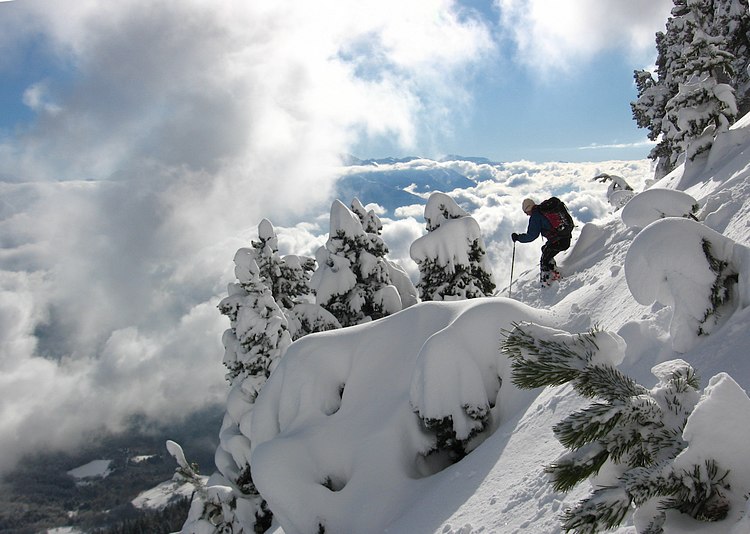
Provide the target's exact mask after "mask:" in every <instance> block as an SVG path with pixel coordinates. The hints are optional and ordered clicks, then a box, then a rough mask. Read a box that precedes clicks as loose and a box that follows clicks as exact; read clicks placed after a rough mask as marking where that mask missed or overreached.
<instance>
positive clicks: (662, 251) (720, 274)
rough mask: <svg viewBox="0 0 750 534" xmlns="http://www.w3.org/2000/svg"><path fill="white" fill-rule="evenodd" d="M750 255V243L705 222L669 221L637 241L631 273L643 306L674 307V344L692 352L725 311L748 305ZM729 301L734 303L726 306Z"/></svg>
mask: <svg viewBox="0 0 750 534" xmlns="http://www.w3.org/2000/svg"><path fill="white" fill-rule="evenodd" d="M709 253H710V254H711V256H712V257H713V258H714V261H713V262H712V261H711V259H710V258H709V257H708V254H709ZM749 258H750V250H749V249H748V248H747V247H745V246H743V245H740V244H737V243H735V242H734V241H732V240H731V239H729V238H727V237H725V236H723V235H722V234H719V233H718V232H715V231H714V230H711V229H710V228H708V227H707V226H705V225H703V224H700V223H698V222H695V221H691V220H688V219H674V218H673V219H663V220H660V221H657V222H655V223H653V224H651V225H649V226H648V227H646V228H645V229H644V230H643V231H642V232H641V233H640V234H638V235H637V236H636V238H635V239H634V240H633V243H632V245H631V246H630V249H629V250H628V254H627V256H626V258H625V277H626V280H627V283H628V287H629V288H630V292H631V293H632V295H633V298H635V300H636V301H637V302H639V303H640V304H644V305H648V304H651V303H653V302H654V301H656V302H659V303H661V304H664V305H666V306H671V307H672V309H673V315H672V321H671V324H670V334H671V336H672V347H673V349H674V350H676V351H678V352H686V351H687V350H689V349H690V348H692V347H693V346H694V345H695V344H696V343H697V341H698V336H699V335H703V334H708V333H710V332H711V331H712V330H713V329H714V327H715V326H716V325H717V324H718V322H719V319H720V317H721V315H722V313H724V314H725V315H726V312H727V311H728V312H730V313H731V312H732V311H734V309H736V308H737V307H738V306H740V307H745V306H747V305H748V302H750V295H749V294H748V283H750V279H749V277H750V264H748V259H749ZM732 282H736V283H735V284H733V283H732ZM727 302H728V303H729V306H720V305H721V304H724V303H727ZM719 308H722V309H719ZM720 312H722V313H720Z"/></svg>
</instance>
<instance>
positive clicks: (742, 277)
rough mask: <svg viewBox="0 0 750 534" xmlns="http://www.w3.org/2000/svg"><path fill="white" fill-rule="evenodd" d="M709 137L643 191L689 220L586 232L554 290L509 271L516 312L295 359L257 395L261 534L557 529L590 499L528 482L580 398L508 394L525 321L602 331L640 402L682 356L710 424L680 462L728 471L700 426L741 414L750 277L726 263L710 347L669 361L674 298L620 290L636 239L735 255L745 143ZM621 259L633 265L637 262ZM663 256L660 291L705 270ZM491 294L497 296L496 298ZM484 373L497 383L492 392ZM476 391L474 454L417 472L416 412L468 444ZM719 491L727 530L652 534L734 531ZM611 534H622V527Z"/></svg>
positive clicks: (405, 317)
mask: <svg viewBox="0 0 750 534" xmlns="http://www.w3.org/2000/svg"><path fill="white" fill-rule="evenodd" d="M724 135H726V136H728V139H729V140H725V139H724V138H723V137H722V136H720V137H719V138H718V139H717V142H716V143H715V145H714V149H713V150H712V151H711V152H710V153H708V154H707V155H706V156H705V157H704V158H699V159H696V160H695V162H693V163H691V164H690V165H689V166H687V167H680V168H678V169H677V170H675V172H674V173H672V174H670V175H668V176H667V177H665V178H664V179H663V180H662V181H661V182H659V183H658V184H657V185H656V187H659V188H664V189H677V190H679V189H681V188H682V186H687V190H686V191H685V193H687V194H689V195H690V196H691V197H692V198H694V199H695V200H696V201H697V203H698V205H699V209H698V211H697V212H696V213H695V215H696V217H697V218H698V219H699V220H700V221H702V222H701V223H697V222H693V221H689V220H687V219H682V218H680V219H665V220H661V219H660V220H659V221H656V222H655V223H653V224H652V225H646V228H645V229H644V230H640V229H639V228H636V227H632V228H631V227H629V226H628V225H626V224H624V223H623V221H622V218H621V213H620V212H619V211H616V212H613V213H612V214H611V215H610V216H609V217H608V218H605V219H604V220H602V221H601V222H599V223H598V224H596V225H594V224H586V225H584V226H583V227H582V228H580V229H578V230H577V232H578V233H577V235H576V236H575V239H574V242H575V245H574V246H573V247H572V248H571V249H570V250H569V251H568V252H567V253H565V254H564V255H562V257H561V258H560V261H559V265H560V270H561V272H562V273H563V279H562V281H561V282H560V283H559V284H558V285H557V286H553V287H552V288H549V289H548V290H544V291H542V290H540V289H539V287H538V278H537V272H536V270H535V269H530V270H528V271H527V272H524V273H521V275H520V276H519V277H518V280H517V281H516V282H515V283H514V287H513V296H514V298H515V299H517V300H518V301H521V302H524V303H526V304H528V305H529V306H531V307H527V306H525V305H522V304H520V303H518V302H514V301H512V300H509V299H503V298H489V299H476V300H473V301H462V302H455V303H440V304H436V303H426V304H420V305H417V306H414V307H412V308H409V309H407V310H404V311H403V312H400V313H398V314H396V315H393V316H390V317H387V318H384V319H382V320H379V321H376V322H373V323H371V324H367V325H362V326H358V327H353V328H350V329H346V330H342V331H338V332H329V333H325V334H319V335H311V336H308V337H307V338H304V339H303V340H301V341H300V342H297V343H295V344H293V345H292V347H291V348H290V350H289V352H288V353H287V355H286V356H285V358H284V359H283V360H282V362H281V363H280V365H279V367H278V368H277V370H276V371H275V372H274V374H273V375H272V376H271V378H270V379H269V381H268V383H267V384H266V386H265V387H264V389H263V391H262V392H261V395H260V396H259V398H258V402H257V404H256V408H255V414H254V416H253V425H252V439H251V441H252V443H253V447H254V448H253V453H252V455H253V456H252V462H253V466H254V477H256V482H257V484H258V487H259V489H260V491H261V493H262V494H263V495H264V497H266V498H267V499H268V502H269V505H270V507H271V509H272V510H274V513H275V521H276V523H275V525H276V527H275V528H276V532H277V533H278V532H282V531H283V532H286V533H287V534H292V533H305V532H315V531H316V528H318V526H319V525H322V526H324V527H325V528H326V532H364V533H368V532H389V533H414V532H420V533H421V532H442V533H446V534H447V533H452V534H459V533H461V534H469V533H473V532H498V533H511V532H519V531H524V532H534V533H550V534H552V533H555V534H556V533H558V532H561V527H560V520H559V513H560V512H561V511H562V509H564V508H565V507H568V506H570V505H571V504H573V503H574V502H575V501H577V500H579V499H580V498H581V497H582V496H584V495H585V494H587V493H588V492H589V491H590V487H588V485H587V484H581V485H579V486H578V487H576V488H575V489H574V490H573V491H572V492H570V493H568V494H559V493H557V492H555V491H554V490H552V488H551V486H550V485H549V483H548V481H547V479H546V477H545V475H544V473H543V468H544V465H545V464H548V463H549V462H550V461H551V460H553V459H554V458H556V457H557V456H558V455H559V454H560V453H561V452H562V451H563V447H562V446H561V445H560V444H559V442H558V441H557V440H556V438H555V437H554V436H553V434H552V426H553V425H554V424H556V423H557V422H559V421H560V420H561V419H563V418H564V417H565V416H566V415H567V414H569V413H571V412H572V411H574V410H577V409H580V407H581V406H582V404H583V403H584V401H583V400H582V399H580V398H579V397H578V396H577V395H575V394H574V393H573V391H572V388H570V387H569V386H568V385H564V386H559V387H556V388H546V389H537V390H531V391H520V390H518V389H516V388H515V387H514V386H513V385H512V384H511V383H510V380H509V379H508V378H509V376H508V374H507V373H508V369H507V365H506V362H504V360H503V356H502V355H501V354H500V353H499V350H498V349H499V346H500V343H501V330H502V329H507V328H509V326H510V325H511V324H512V323H515V322H518V321H520V320H524V319H526V320H532V321H535V322H540V323H543V324H548V325H550V326H553V327H556V328H560V329H562V330H566V331H569V332H574V333H575V332H581V331H585V330H587V329H589V328H591V327H592V326H594V325H599V326H600V327H601V328H603V329H604V330H607V331H610V332H616V333H617V334H619V336H621V337H622V339H623V340H624V341H625V342H626V343H627V347H626V348H625V350H624V360H623V362H622V364H621V365H620V370H622V371H623V372H625V373H627V374H629V375H630V376H632V377H633V378H634V379H636V380H637V381H638V382H640V383H642V384H644V385H645V386H646V387H650V386H651V385H652V384H654V381H655V377H654V375H653V374H652V372H651V370H652V368H653V367H654V366H655V365H657V364H659V363H662V362H666V361H668V360H672V359H675V358H678V357H679V358H682V359H684V360H685V361H686V362H688V363H689V364H690V365H692V366H693V367H694V368H695V369H696V370H697V371H698V373H699V375H700V377H701V378H702V382H701V387H706V386H708V385H709V379H711V381H710V387H708V388H706V390H705V392H704V397H703V402H702V403H699V405H698V408H699V410H696V414H710V415H696V418H695V419H694V420H692V419H691V426H689V427H688V428H687V429H686V434H685V437H686V439H689V440H690V444H691V446H690V447H688V449H686V451H685V452H686V454H685V455H684V456H683V457H681V458H682V461H685V462H687V461H688V460H689V458H690V456H691V455H692V456H701V455H706V456H710V455H712V454H713V455H715V456H717V457H719V458H720V459H722V460H723V461H724V462H725V463H729V464H732V465H735V464H737V465H743V464H742V462H744V458H746V457H747V455H748V454H749V453H750V446H748V445H747V443H748V442H747V441H746V438H745V436H744V434H742V433H743V432H746V430H745V429H742V428H737V429H735V430H733V429H732V428H731V427H728V426H721V431H719V430H718V429H716V430H715V429H714V426H716V425H717V423H718V422H720V421H721V420H722V417H721V416H720V414H721V413H722V410H726V409H728V408H727V407H728V406H736V407H737V409H739V410H740V413H743V414H746V415H747V414H748V413H750V411H748V410H747V404H748V402H747V400H746V399H747V396H746V395H745V394H743V393H742V389H744V390H745V391H747V390H748V388H749V387H750V362H749V361H748V359H747V358H746V351H747V346H750V333H749V332H748V329H747V324H748V321H749V320H750V311H749V310H748V308H747V307H746V306H747V300H746V299H745V298H744V297H742V295H746V291H747V287H748V283H747V272H748V264H747V263H745V260H740V259H738V258H737V257H736V256H732V255H729V256H731V257H728V258H727V259H728V260H729V264H730V266H731V269H735V270H739V271H740V273H739V276H738V277H737V278H738V282H737V284H735V285H734V286H733V289H732V291H733V293H732V297H733V303H734V304H732V307H731V308H728V309H726V310H725V311H724V313H722V314H720V315H719V316H718V317H717V321H716V324H715V327H714V328H713V330H712V331H711V332H710V334H709V335H701V336H697V335H696V336H695V338H694V339H693V342H694V345H692V346H690V345H689V344H688V345H685V346H679V344H678V346H677V347H674V346H673V342H674V341H675V339H676V338H675V331H674V329H673V327H672V326H671V325H672V324H673V323H674V322H675V321H677V323H679V324H681V325H682V324H683V323H684V319H683V318H682V317H681V314H680V312H679V311H678V310H676V309H675V308H674V301H672V302H671V303H670V302H669V301H667V302H664V300H666V299H658V297H659V296H660V295H659V294H658V293H659V291H658V290H657V291H656V292H655V294H653V295H652V296H653V297H654V298H656V299H657V300H660V302H655V303H651V302H647V300H648V299H643V298H641V299H639V300H641V301H642V302H646V304H640V303H638V302H637V301H636V300H635V299H634V297H633V290H636V292H637V291H638V288H639V287H640V286H639V284H640V283H641V281H642V275H643V274H644V272H642V271H643V269H645V270H646V271H647V270H648V269H647V268H643V269H641V268H636V269H635V270H634V271H633V268H630V271H631V272H632V273H634V274H633V275H628V274H627V272H626V271H627V270H628V267H627V263H629V262H628V261H626V258H627V257H628V254H629V252H630V250H631V245H632V244H633V242H634V240H637V239H640V240H641V241H642V242H648V241H650V242H653V240H654V239H659V238H649V237H648V233H650V232H654V231H655V230H654V228H656V229H657V230H658V227H660V226H663V227H664V228H667V227H668V226H670V225H672V226H673V225H680V226H681V227H682V226H684V225H685V224H687V225H689V226H691V227H692V226H693V225H697V226H700V227H701V228H702V230H701V232H702V234H701V235H713V234H717V235H718V234H721V237H720V238H715V236H714V238H713V239H712V243H713V242H719V241H721V240H722V239H724V240H726V239H731V240H732V241H733V242H734V244H733V248H734V249H735V250H737V251H745V250H747V247H746V246H747V243H748V242H749V241H750V210H749V205H750V203H748V201H747V199H748V191H747V187H748V185H747V183H748V181H749V180H748V178H749V177H748V174H750V167H749V166H748V158H747V151H746V147H747V146H748V144H750V143H749V142H750V131H749V130H748V127H747V126H745V122H743V121H741V122H739V123H738V124H737V125H736V126H735V127H734V128H733V129H732V130H730V131H729V132H728V133H726V134H724ZM715 151H718V152H720V153H721V154H722V155H723V156H725V157H721V158H719V157H717V156H716V155H715ZM730 156H731V157H730ZM676 196H679V195H674V196H672V197H670V198H676ZM647 197H648V196H646V200H638V196H635V197H634V201H635V202H644V203H647V202H648V199H647ZM678 204H679V203H678ZM635 207H637V205H634V206H633V208H635ZM665 213H666V212H665ZM634 226H640V224H638V225H634ZM644 232H646V233H644ZM641 234H643V235H641ZM686 235H688V234H687V233H685V231H684V230H682V229H680V230H677V235H674V234H673V235H671V236H667V239H671V240H672V241H674V240H677V242H678V243H679V241H680V240H682V239H683V238H684V237H685V236H686ZM639 236H640V237H639ZM661 239H664V238H661ZM674 246H675V247H677V249H678V250H683V249H681V248H680V247H679V246H677V244H675V245H674ZM718 248H721V247H718ZM718 248H717V249H718ZM665 250H668V249H665ZM632 254H633V256H632V258H636V259H637V258H644V257H646V256H649V253H645V252H633V253H632ZM739 255H740V256H743V257H744V255H745V253H744V252H741V253H740V254H739ZM673 256H674V253H673V254H672V256H670V254H669V253H665V254H664V255H663V257H662V258H661V259H662V262H663V266H662V267H661V269H662V270H663V272H664V273H665V276H666V277H667V278H669V277H672V270H673V269H672V268H671V267H670V266H672V267H677V269H676V270H677V271H679V272H680V276H682V279H683V280H685V281H691V280H694V276H693V274H691V268H692V266H693V265H699V264H701V263H705V262H706V259H705V257H704V256H703V255H702V253H701V252H695V250H694V249H693V250H691V249H684V252H683V253H682V254H681V255H677V256H675V257H673ZM725 256H726V255H725ZM649 257H650V256H649ZM633 261H635V260H631V261H630V262H631V263H632V262H633ZM685 266H689V267H687V268H685ZM656 274H658V272H657V273H656ZM657 278H658V276H657ZM629 284H630V285H629ZM674 293H675V294H677V295H680V296H681V297H682V299H683V300H684V301H685V302H686V303H687V304H690V305H696V304H700V302H703V300H701V299H703V298H704V297H705V295H702V294H700V291H697V290H691V289H689V288H688V287H687V286H685V287H680V288H677V289H675V291H674ZM498 294H499V295H505V294H507V288H505V289H502V290H500V291H498ZM541 310H548V311H544V312H543V311H541ZM679 337H680V335H678V336H677V338H679ZM676 348H677V349H680V350H681V351H682V352H676V351H675V349H676ZM433 359H434V360H435V361H432V360H433ZM437 361H439V362H440V363H439V364H438V363H436V362H437ZM725 373H726V374H725ZM495 376H498V377H499V378H500V380H501V381H502V385H501V386H500V387H499V389H498V390H497V391H496V390H495V384H494V378H493V377H495ZM712 377H714V378H713V379H712ZM730 377H731V378H730ZM342 386H343V390H342V389H341V388H342ZM740 388H742V389H740ZM478 392H482V393H483V394H484V395H486V398H487V399H488V401H489V403H490V404H491V405H494V407H493V408H492V410H491V427H490V429H488V431H485V432H483V433H481V434H480V435H479V436H478V438H477V439H475V440H474V441H473V442H472V443H473V445H472V447H476V448H475V449H474V450H473V451H472V452H471V453H470V454H469V455H468V456H466V457H465V458H464V459H463V460H461V461H460V462H458V463H456V464H454V465H450V466H448V467H447V468H445V469H443V470H440V471H438V469H439V468H440V467H442V465H440V462H439V459H437V458H434V457H429V456H428V457H427V460H425V459H424V457H423V453H424V451H425V447H426V446H428V445H429V442H430V439H431V437H430V436H429V435H428V434H425V433H424V432H419V431H418V430H415V429H416V428H418V427H416V426H415V425H414V424H413V423H414V418H415V417H416V414H415V412H419V411H420V410H425V409H426V410H427V411H425V412H424V413H429V414H433V415H435V414H437V415H440V414H446V413H450V414H451V415H452V417H454V418H455V419H454V423H457V424H456V425H455V427H454V428H455V430H456V433H457V435H459V434H461V433H466V431H467V428H468V427H466V426H462V424H464V425H466V424H468V425H470V424H471V420H469V419H466V418H465V411H464V412H462V411H461V408H462V407H463V406H466V405H472V404H481V401H482V399H481V398H479V399H478V398H477V397H476V395H477V393H478ZM493 392H496V393H497V396H496V398H495V399H494V402H493V399H492V394H493ZM432 410H434V411H432ZM462 417H463V418H464V420H463V421H462ZM740 426H742V425H740ZM745 426H746V425H745ZM714 433H717V435H722V436H723V442H724V443H729V444H731V445H728V446H727V447H726V448H725V449H726V450H723V451H722V450H716V451H715V452H714V451H712V448H713V445H712V444H711V441H712V440H711V439H704V438H698V437H697V436H698V435H699V434H700V435H701V436H704V437H705V436H707V435H712V434H714ZM488 434H489V435H488ZM482 439H485V440H484V441H483V442H482V443H481V444H478V446H477V443H478V442H479V441H481V440H482ZM702 439H703V441H702ZM741 443H744V446H740V445H738V444H741ZM688 451H689V452H688ZM420 458H421V459H420ZM733 476H734V478H732V490H733V491H732V494H731V498H732V499H733V501H732V503H733V507H732V509H731V511H730V515H729V517H728V518H727V519H726V520H724V521H721V522H719V523H696V522H695V521H693V520H689V519H686V518H685V517H683V516H682V515H681V514H678V513H676V512H669V514H668V520H667V523H666V524H665V533H666V534H676V533H680V532H684V531H685V529H687V528H690V529H691V532H699V533H701V534H709V533H711V534H713V533H717V534H718V533H719V532H732V533H733V534H740V533H744V532H747V531H748V521H750V520H748V518H747V515H746V506H747V501H746V500H745V498H744V494H743V491H744V492H745V493H747V491H748V490H750V480H749V479H748V477H747V476H745V473H744V470H743V469H736V470H735V471H734V475H733ZM636 519H637V518H636ZM617 532H620V533H622V534H624V533H626V532H627V533H634V532H636V526H635V525H634V523H633V519H632V518H630V519H628V520H626V522H625V524H624V526H622V527H620V528H619V529H618V531H617Z"/></svg>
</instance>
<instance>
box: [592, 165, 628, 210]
mask: <svg viewBox="0 0 750 534" xmlns="http://www.w3.org/2000/svg"><path fill="white" fill-rule="evenodd" d="M594 180H596V181H599V182H602V183H607V182H609V185H608V186H607V200H608V201H609V203H610V205H611V206H612V207H613V208H614V209H615V211H617V210H619V209H620V208H622V207H623V206H624V205H625V204H627V203H628V201H629V200H630V199H631V198H633V195H635V191H633V188H632V187H630V184H629V183H628V182H627V181H626V180H625V178H623V177H622V176H617V175H615V174H607V173H606V172H602V173H599V174H597V175H596V176H594Z"/></svg>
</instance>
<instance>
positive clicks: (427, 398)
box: [250, 298, 550, 533]
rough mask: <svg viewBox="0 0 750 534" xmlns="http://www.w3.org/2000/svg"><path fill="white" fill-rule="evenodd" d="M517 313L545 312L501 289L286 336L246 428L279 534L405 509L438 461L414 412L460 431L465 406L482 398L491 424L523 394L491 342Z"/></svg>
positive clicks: (378, 527) (376, 523) (367, 528)
mask: <svg viewBox="0 0 750 534" xmlns="http://www.w3.org/2000/svg"><path fill="white" fill-rule="evenodd" d="M521 320H527V321H534V322H536V323H549V321H550V317H549V316H548V315H547V313H546V312H542V311H539V310H534V309H532V308H529V307H528V306H525V305H524V304H521V303H519V302H516V301H513V300H509V299H503V298H497V299H491V298H487V299H472V300H468V301H461V302H450V303H436V302H428V303H422V304H418V305H416V306H412V307H410V308H408V309H407V310H404V311H402V312H400V313H398V314H395V315H392V316H389V317H386V318H384V319H381V320H379V321H375V322H373V323H368V324H365V325H360V326H355V327H351V328H349V329H344V330H339V331H335V332H325V333H320V334H312V335H309V336H306V337H304V338H302V339H300V340H299V341H297V342H295V343H294V344H293V345H292V346H291V347H290V348H289V351H288V352H287V354H286V356H285V357H284V359H283V360H282V361H281V362H280V364H279V366H278V367H277V368H276V370H275V371H274V373H273V374H272V375H271V377H270V378H269V380H268V382H267V383H266V385H265V386H264V387H263V390H262V391H261V393H260V395H259V396H258V399H257V401H256V404H255V408H254V411H253V422H252V425H251V436H250V441H251V443H252V446H253V449H252V456H251V463H252V465H253V480H254V482H255V484H256V485H257V487H258V489H259V490H260V492H261V494H262V495H263V496H264V498H265V499H266V500H267V501H268V503H269V507H270V508H271V509H272V510H273V511H274V515H275V517H276V519H277V520H278V522H279V523H280V524H281V526H282V527H283V529H284V531H285V532H316V531H318V528H319V526H321V525H322V526H323V527H324V528H325V529H326V532H359V533H369V532H380V531H382V530H383V528H384V527H385V526H387V525H388V524H389V523H391V522H392V521H393V520H394V519H395V518H397V517H399V516H401V515H402V514H403V513H404V512H405V511H407V510H409V508H410V506H411V505H412V503H413V502H414V500H415V499H416V498H417V497H418V495H419V493H420V491H419V488H423V487H424V481H425V480H429V479H430V477H431V476H432V475H434V474H435V473H436V472H437V471H439V470H440V469H442V468H443V467H445V463H444V462H443V463H441V461H442V460H441V459H440V458H439V455H426V451H430V450H432V449H433V448H434V445H435V436H434V435H433V434H431V433H430V432H428V431H427V430H426V429H425V427H424V426H423V424H422V423H421V421H420V417H419V415H418V414H417V413H415V412H419V414H421V415H422V416H423V417H424V416H427V417H431V418H437V419H439V418H444V417H449V418H450V419H451V420H452V423H453V425H454V430H455V432H456V435H457V436H468V435H469V434H470V433H471V432H472V428H473V423H474V419H473V418H472V417H471V414H470V413H467V406H468V407H474V406H483V407H486V408H487V410H489V409H490V408H489V407H490V406H493V407H494V408H493V409H492V411H491V413H490V419H491V421H492V423H493V424H492V425H491V429H490V430H492V429H494V428H497V425H498V424H500V423H501V422H502V420H504V419H506V418H508V417H512V416H513V415H514V414H515V413H516V412H517V411H518V410H520V409H521V408H522V406H521V404H522V403H523V402H527V401H526V399H527V398H528V395H527V392H520V391H519V390H517V389H516V388H515V386H513V385H512V383H511V381H510V365H509V363H508V362H507V359H506V357H505V355H502V354H501V353H500V352H499V350H498V349H499V345H500V339H501V332H502V330H509V329H510V328H512V325H513V323H514V322H516V321H521ZM501 384H502V387H501ZM521 399H523V400H521ZM469 411H470V410H469ZM488 433H489V432H484V435H479V436H476V437H474V442H473V446H476V445H477V444H478V443H479V442H480V441H481V440H482V439H484V438H486V437H487V435H486V434H488Z"/></svg>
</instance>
